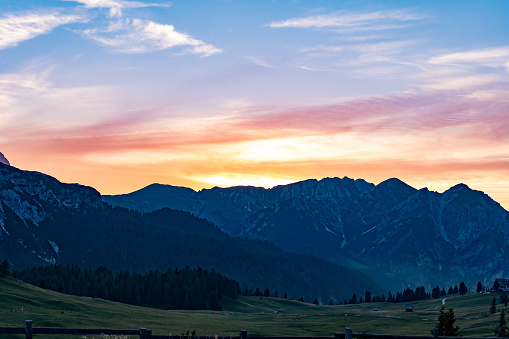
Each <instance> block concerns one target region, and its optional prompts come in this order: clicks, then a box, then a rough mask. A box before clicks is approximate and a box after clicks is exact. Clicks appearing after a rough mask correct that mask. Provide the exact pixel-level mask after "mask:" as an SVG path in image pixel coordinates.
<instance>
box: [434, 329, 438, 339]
mask: <svg viewBox="0 0 509 339" xmlns="http://www.w3.org/2000/svg"><path fill="white" fill-rule="evenodd" d="M433 338H435V339H438V328H434V329H433Z"/></svg>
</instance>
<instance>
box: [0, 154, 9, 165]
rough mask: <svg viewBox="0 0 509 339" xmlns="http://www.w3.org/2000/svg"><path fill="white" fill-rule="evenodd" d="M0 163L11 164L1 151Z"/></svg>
mask: <svg viewBox="0 0 509 339" xmlns="http://www.w3.org/2000/svg"><path fill="white" fill-rule="evenodd" d="M0 163H2V164H4V165H9V166H10V165H11V164H10V163H9V160H7V158H6V157H5V156H4V155H3V154H2V152H0Z"/></svg>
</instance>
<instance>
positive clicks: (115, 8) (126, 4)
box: [62, 0, 170, 18]
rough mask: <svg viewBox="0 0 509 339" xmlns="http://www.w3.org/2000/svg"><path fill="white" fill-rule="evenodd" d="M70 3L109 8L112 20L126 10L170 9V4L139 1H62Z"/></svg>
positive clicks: (87, 6)
mask: <svg viewBox="0 0 509 339" xmlns="http://www.w3.org/2000/svg"><path fill="white" fill-rule="evenodd" d="M62 1H70V2H78V3H81V4H83V5H84V7H86V8H107V9H109V10H110V11H109V17H110V18H120V17H121V16H122V15H123V13H122V10H123V9H125V8H143V7H170V4H155V3H145V2H139V1H125V0H62Z"/></svg>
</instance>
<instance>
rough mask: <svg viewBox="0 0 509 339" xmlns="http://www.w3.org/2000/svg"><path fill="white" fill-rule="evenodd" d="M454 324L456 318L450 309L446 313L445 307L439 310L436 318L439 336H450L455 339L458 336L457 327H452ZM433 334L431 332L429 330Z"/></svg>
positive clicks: (458, 328)
mask: <svg viewBox="0 0 509 339" xmlns="http://www.w3.org/2000/svg"><path fill="white" fill-rule="evenodd" d="M455 322H456V316H455V315H454V310H453V309H452V308H450V309H449V310H448V311H447V312H445V307H444V306H442V308H441V309H440V313H439V315H438V318H437V323H436V328H437V329H438V335H439V336H450V337H457V336H459V330H460V327H459V326H454V323H455ZM431 333H432V334H433V330H431Z"/></svg>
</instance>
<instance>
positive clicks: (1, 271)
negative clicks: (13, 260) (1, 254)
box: [0, 259, 11, 277]
mask: <svg viewBox="0 0 509 339" xmlns="http://www.w3.org/2000/svg"><path fill="white" fill-rule="evenodd" d="M10 272H11V270H10V265H9V262H8V261H7V259H4V261H2V263H1V264H0V277H6V276H8V275H10Z"/></svg>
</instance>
